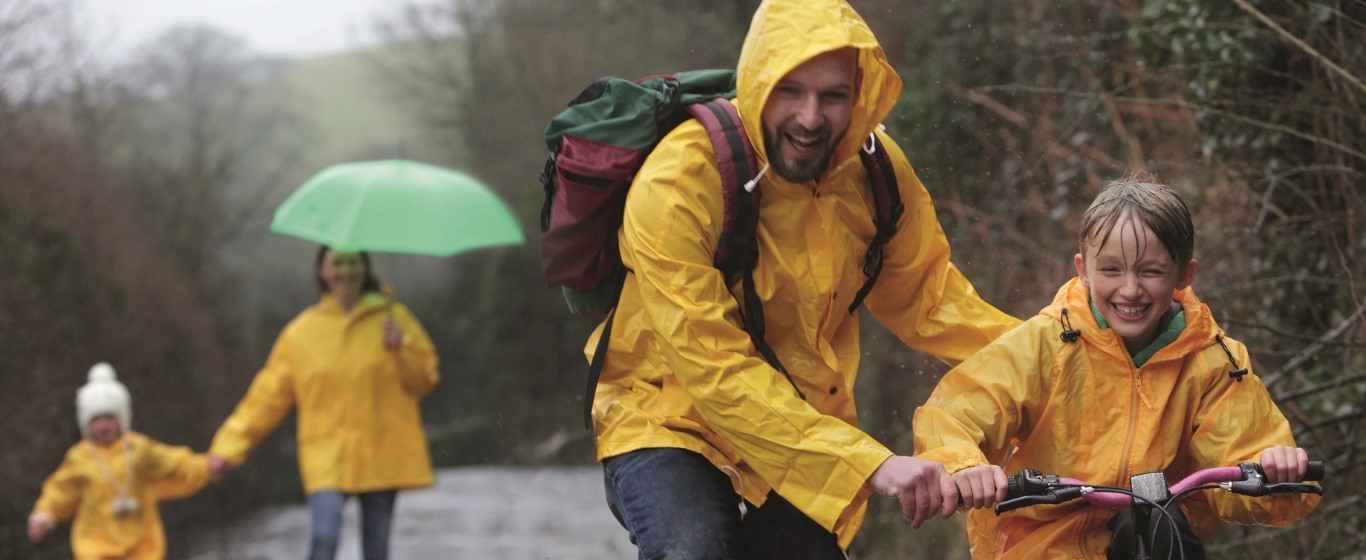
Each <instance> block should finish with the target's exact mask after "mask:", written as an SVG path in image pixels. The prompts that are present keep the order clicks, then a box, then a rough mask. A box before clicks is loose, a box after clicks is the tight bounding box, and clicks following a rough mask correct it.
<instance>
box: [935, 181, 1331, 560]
mask: <svg viewBox="0 0 1366 560" xmlns="http://www.w3.org/2000/svg"><path fill="white" fill-rule="evenodd" d="M1079 245H1080V252H1079V253H1078V254H1077V255H1076V256H1075V257H1074V258H1073V263H1074V265H1075V266H1076V270H1077V277H1076V278H1074V279H1073V280H1071V281H1069V282H1068V283H1067V284H1065V285H1064V286H1063V287H1062V288H1061V289H1060V290H1059V291H1058V293H1057V296H1056V297H1055V299H1054V301H1053V303H1052V304H1051V305H1049V306H1048V307H1046V308H1044V309H1043V310H1042V311H1041V312H1040V313H1039V314H1038V315H1037V316H1035V317H1034V318H1032V319H1030V320H1029V321H1026V322H1025V324H1023V325H1021V326H1020V327H1019V328H1017V329H1015V330H1013V331H1011V332H1010V333H1007V334H1006V335H1004V336H1002V337H1001V338H1000V339H998V340H997V341H996V342H994V343H992V344H991V345H989V346H987V347H986V348H985V349H983V350H982V351H981V352H979V353H978V354H976V355H974V356H973V357H972V358H970V359H968V360H967V361H965V362H963V363H962V364H961V365H959V366H958V367H956V368H954V369H953V370H952V371H950V372H949V373H948V374H947V375H946V376H945V377H944V378H943V379H942V380H941V381H940V382H939V386H938V387H936V389H935V391H934V394H933V395H932V396H931V397H930V399H929V400H928V401H927V402H926V404H925V406H923V407H921V408H920V409H919V410H917V412H916V415H915V423H914V431H915V447H916V449H917V450H918V451H919V453H918V455H917V456H918V457H920V458H922V459H928V460H932V461H939V462H942V463H943V464H944V466H945V468H947V469H948V471H949V472H950V473H952V476H953V479H954V481H955V482H956V483H957V485H958V487H959V492H960V494H961V495H962V498H963V503H964V504H965V505H967V506H968V507H973V508H986V507H989V506H991V505H993V504H995V503H997V502H999V501H1001V500H1002V499H1004V497H1005V491H1006V480H1005V474H1004V472H1005V471H1010V472H1014V471H1018V470H1020V469H1022V468H1026V467H1028V468H1033V469H1038V470H1040V471H1042V472H1051V473H1062V474H1064V475H1066V476H1069V477H1073V478H1078V479H1081V480H1087V481H1090V482H1092V483H1095V484H1106V485H1114V486H1122V487H1127V486H1128V477H1129V476H1130V475H1133V474H1137V473H1143V472H1152V471H1162V472H1163V473H1165V475H1166V478H1167V480H1179V479H1181V478H1184V477H1185V476H1186V475H1189V474H1191V473H1192V472H1195V471H1196V470H1199V469H1204V468H1209V467H1222V466H1230V465H1236V464H1238V463H1241V462H1245V461H1258V462H1260V463H1261V464H1262V466H1263V468H1264V469H1265V470H1266V474H1267V477H1268V481H1269V482H1273V483H1274V482H1288V481H1295V480H1299V479H1300V478H1301V477H1303V475H1304V471H1305V468H1306V466H1307V463H1308V457H1307V455H1306V453H1305V452H1304V450H1302V449H1298V448H1295V443H1294V438H1293V437H1292V436H1291V432H1290V427H1289V425H1288V423H1287V422H1286V419H1285V417H1284V416H1283V415H1282V414H1281V412H1280V411H1279V410H1278V409H1277V408H1276V405H1275V403H1274V402H1272V400H1271V396H1270V394H1268V393H1267V390H1266V388H1265V387H1263V386H1262V384H1261V381H1260V380H1259V379H1258V378H1257V376H1256V375H1255V374H1252V373H1250V371H1249V370H1250V367H1251V365H1250V361H1249V358H1248V353H1247V349H1246V348H1245V347H1244V346H1243V345H1242V344H1241V343H1239V342H1237V341H1235V340H1233V339H1230V338H1228V337H1226V336H1224V333H1223V331H1222V330H1221V329H1220V328H1219V326H1218V325H1217V324H1215V322H1214V318H1213V316H1212V314H1211V313H1210V310H1209V308H1208V307H1206V306H1205V305H1204V304H1202V303H1201V302H1200V300H1199V299H1197V298H1196V297H1195V292H1194V291H1192V290H1191V288H1190V285H1191V282H1192V281H1193V280H1194V279H1195V273H1196V270H1197V269H1198V265H1199V263H1198V262H1197V261H1196V260H1195V259H1194V258H1193V253H1194V247H1195V231H1194V227H1193V225H1192V223H1191V218H1190V212H1189V210H1188V209H1187V207H1186V205H1185V203H1184V202H1183V201H1182V200H1181V198H1180V196H1179V195H1177V193H1176V192H1175V191H1173V190H1172V189H1170V188H1168V187H1166V186H1164V185H1160V184H1155V183H1151V182H1145V181H1142V180H1137V179H1133V178H1126V179H1121V180H1118V181H1112V182H1110V183H1109V184H1107V185H1106V187H1105V189H1104V190H1103V191H1102V192H1101V194H1100V195H1099V196H1097V197H1096V200H1095V201H1093V202H1092V204H1091V206H1090V207H1089V208H1088V209H1087V211H1086V213H1085V215H1084V216H1083V218H1082V227H1081V232H1080V235H1079ZM1007 458H1008V460H1007ZM1002 463H1004V464H1005V469H1004V470H1003V469H1002V468H1001V467H1000V466H997V465H1000V464H1002ZM1318 499H1319V498H1318V496H1312V495H1289V494H1283V495H1277V496H1271V497H1266V498H1257V499H1253V498H1246V497H1241V496H1235V495H1232V494H1228V493H1203V494H1196V495H1192V496H1190V497H1188V498H1187V499H1185V500H1183V501H1182V502H1181V510H1182V511H1181V512H1174V513H1179V514H1184V515H1177V516H1176V517H1178V518H1180V517H1183V516H1184V518H1185V519H1188V520H1189V526H1185V524H1186V521H1185V519H1178V529H1179V530H1182V531H1183V534H1182V545H1183V547H1185V553H1184V556H1183V557H1184V558H1187V559H1190V560H1194V559H1196V558H1203V550H1200V549H1201V545H1200V539H1201V538H1208V537H1209V535H1210V532H1211V531H1212V530H1213V529H1214V528H1215V527H1217V525H1218V524H1219V522H1220V521H1224V522H1231V523H1240V524H1259V525H1275V526H1283V525H1286V524H1288V523H1291V522H1293V521H1295V520H1298V519H1300V518H1302V517H1304V516H1305V515H1307V514H1308V513H1309V512H1310V511H1311V510H1312V509H1313V508H1314V506H1315V505H1316V504H1317V503H1318ZM1158 518H1159V516H1153V519H1158ZM1116 523H1125V521H1124V518H1123V517H1122V516H1120V515H1117V514H1116V512H1115V511H1114V510H1106V509H1103V508H1097V507H1088V506H1087V505H1086V503H1085V502H1083V501H1077V502H1072V503H1069V504H1064V505H1060V506H1056V507H1041V508H1024V509H1021V510H1017V511H1014V512H1010V513H1007V514H1003V515H1001V516H999V517H997V516H995V515H994V514H992V513H991V512H990V511H984V510H981V509H978V510H975V511H973V512H972V513H971V514H970V516H969V519H968V533H969V539H970V542H971V547H972V554H973V557H974V558H1007V557H1008V558H1085V557H1104V556H1105V555H1106V553H1107V551H1109V552H1114V553H1116V554H1121V555H1122V554H1123V551H1124V550H1125V547H1127V546H1132V543H1128V542H1127V541H1123V540H1122V539H1123V537H1124V536H1125V535H1128V534H1129V533H1130V532H1129V531H1124V530H1115V524H1116ZM1112 533H1113V535H1115V536H1116V537H1117V538H1116V540H1114V541H1113V542H1112ZM1158 534H1160V535H1167V534H1169V531H1167V530H1166V529H1162V530H1160V531H1158ZM1121 557H1126V556H1121ZM1155 557H1159V558H1160V557H1164V556H1163V552H1162V551H1160V550H1159V551H1158V553H1157V554H1156V555H1155Z"/></svg>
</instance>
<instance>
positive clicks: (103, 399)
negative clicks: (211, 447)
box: [28, 363, 209, 560]
mask: <svg viewBox="0 0 1366 560" xmlns="http://www.w3.org/2000/svg"><path fill="white" fill-rule="evenodd" d="M132 415H133V414H132V403H131V399H130V398H129V396H128V389H126V388H124V386H123V384H122V383H119V382H118V379H117V378H116V376H115V374H114V368H113V367H110V365H109V364H105V363H100V364H95V366H94V367H92V368H90V374H89V382H88V383H86V385H85V386H83V387H81V388H80V390H79V391H78V392H77V393H76V419H77V421H78V422H79V424H80V427H81V435H82V436H83V437H84V438H83V439H82V440H81V441H80V442H79V443H77V444H76V445H74V446H72V447H71V449H70V450H68V451H67V452H66V458H65V459H63V460H62V464H61V466H60V467H58V468H57V472H54V473H52V475H51V476H49V477H48V478H47V481H46V482H44V483H43V494H42V496H40V497H39V498H38V502H37V503H36V504H34V506H33V513H31V514H30V515H29V518H28V536H29V539H30V540H32V541H33V542H38V541H40V540H42V538H43V537H44V536H46V535H47V533H48V532H49V531H51V530H52V528H53V527H54V526H55V525H56V524H57V522H58V521H64V520H66V519H70V518H71V517H72V516H73V515H74V516H75V518H76V519H75V522H74V523H73V525H72V527H71V550H72V553H73V555H74V556H75V557H76V559H77V560H84V559H111V558H119V559H153V560H158V559H161V558H163V557H164V556H165V554H166V538H165V535H164V534H163V532H162V528H161V515H160V514H159V513H157V501H158V500H160V499H170V498H181V497H185V496H189V495H191V494H193V493H195V492H197V491H199V489H200V488H203V487H204V484H205V483H206V482H207V481H208V480H209V469H208V463H207V461H206V459H205V457H204V456H203V455H196V454H194V453H192V452H191V451H190V449H189V448H187V447H172V446H168V445H165V444H162V443H158V442H156V441H153V440H151V439H149V438H148V437H147V436H144V435H142V434H139V433H135V432H132V431H130V430H129V427H130V426H131V421H132Z"/></svg>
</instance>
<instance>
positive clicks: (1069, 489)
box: [994, 486, 1082, 515]
mask: <svg viewBox="0 0 1366 560" xmlns="http://www.w3.org/2000/svg"><path fill="white" fill-rule="evenodd" d="M1081 496H1082V493H1081V487H1078V486H1064V487H1061V488H1055V489H1053V490H1050V491H1049V492H1047V493H1044V494H1038V495H1033V496H1020V497H1018V498H1013V499H1009V500H1005V501H1003V502H1001V503H999V504H996V507H995V508H994V509H995V511H996V515H1001V514H1002V513H1005V512H1008V511H1012V510H1017V509H1020V508H1022V507H1028V506H1037V505H1043V504H1061V503H1063V502H1069V501H1072V500H1075V499H1077V498H1080V497H1081Z"/></svg>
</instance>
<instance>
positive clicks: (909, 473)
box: [868, 455, 958, 529]
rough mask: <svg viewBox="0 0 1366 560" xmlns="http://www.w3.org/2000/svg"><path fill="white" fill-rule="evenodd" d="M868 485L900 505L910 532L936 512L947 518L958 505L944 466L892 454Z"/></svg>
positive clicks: (955, 493)
mask: <svg viewBox="0 0 1366 560" xmlns="http://www.w3.org/2000/svg"><path fill="white" fill-rule="evenodd" d="M868 484H870V485H872V487H873V491H874V492H877V493H878V494H882V495H883V496H887V497H890V498H896V499H897V500H899V501H900V502H901V515H902V517H905V518H906V520H907V521H910V522H911V528H912V529H919V528H920V524H921V523H924V522H925V520H927V519H930V518H931V517H934V516H935V514H936V513H937V514H938V515H939V516H940V517H942V518H946V519H947V518H948V517H949V516H950V515H953V510H954V509H956V506H957V504H958V489H957V488H956V487H955V486H954V485H953V478H951V477H949V473H948V471H946V470H944V465H941V464H939V463H936V462H934V461H926V460H924V459H916V458H914V457H906V456H902V455H893V456H891V457H889V458H888V459H887V460H886V461H883V462H882V464H881V465H879V466H878V468H877V470H876V471H873V476H870V477H868Z"/></svg>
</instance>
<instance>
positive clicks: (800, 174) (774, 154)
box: [764, 129, 844, 183]
mask: <svg viewBox="0 0 1366 560" xmlns="http://www.w3.org/2000/svg"><path fill="white" fill-rule="evenodd" d="M783 136H784V134H783V132H782V131H781V130H779V131H778V132H777V134H773V133H770V132H769V131H768V130H767V129H765V130H764V150H765V152H766V153H767V154H768V165H769V167H770V168H772V169H773V172H774V173H777V174H778V176H779V177H782V178H784V179H787V180H788V181H791V182H793V183H805V182H807V181H814V180H816V179H819V178H820V176H821V175H823V174H825V169H826V168H827V167H829V166H830V157H831V156H832V155H833V154H834V152H835V146H838V145H839V144H840V141H841V140H843V139H844V133H840V134H839V135H838V136H835V137H833V138H832V139H831V140H830V141H829V142H828V143H827V144H826V146H825V150H824V153H822V154H821V155H820V156H819V157H815V158H811V159H807V160H800V161H799V162H798V163H796V164H795V165H789V164H788V162H787V161H786V160H785V159H784V158H783V157H782V154H783V152H782V145H781V143H783V142H786V140H785V139H783V138H782V137H783Z"/></svg>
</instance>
